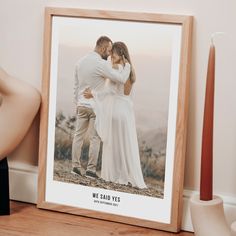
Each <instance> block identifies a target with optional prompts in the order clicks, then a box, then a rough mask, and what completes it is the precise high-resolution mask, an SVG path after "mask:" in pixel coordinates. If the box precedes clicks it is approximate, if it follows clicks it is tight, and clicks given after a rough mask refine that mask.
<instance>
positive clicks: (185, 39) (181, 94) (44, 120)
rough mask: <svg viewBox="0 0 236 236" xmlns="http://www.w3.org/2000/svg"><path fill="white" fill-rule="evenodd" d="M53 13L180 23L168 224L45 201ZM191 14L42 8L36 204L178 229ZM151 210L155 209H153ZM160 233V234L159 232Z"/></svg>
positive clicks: (186, 111)
mask: <svg viewBox="0 0 236 236" xmlns="http://www.w3.org/2000/svg"><path fill="white" fill-rule="evenodd" d="M53 16H68V17H80V18H88V19H91V18H93V19H111V20H119V21H121V20H122V21H135V22H148V23H163V24H178V25H181V26H182V44H181V61H180V72H179V90H178V112H177V121H176V142H175V157H174V174H173V193H172V208H171V222H170V224H163V223H161V222H153V221H147V220H141V219H136V218H131V217H124V216H119V215H113V214H107V213H101V212H96V211H91V210H86V209H80V208H74V207H68V206H62V205H57V204H54V203H50V202H46V201H45V186H46V165H47V157H46V152H47V129H48V110H49V103H48V102H49V85H50V58H51V55H50V48H51V32H52V18H53ZM192 22H193V18H192V17H191V16H180V15H167V14H152V13H135V12H118V11H102V10H85V9H68V8H46V10H45V33H44V56H43V58H44V61H43V65H44V68H43V86H42V97H43V101H42V107H41V124H40V150H39V181H38V186H39V187H38V190H39V191H38V192H39V193H38V207H39V208H45V209H50V210H56V211H60V212H67V213H71V214H78V215H84V216H88V217H94V218H100V219H107V220H110V221H117V222H123V223H127V224H133V225H139V226H144V227H150V228H154V229H162V230H168V231H172V232H178V231H179V230H180V226H181V216H182V204H183V203H182V193H183V179H184V163H185V151H186V133H187V114H188V93H189V73H190V59H191V33H192ZM153 210H158V209H155V207H154V208H153ZM163 235H164V234H163Z"/></svg>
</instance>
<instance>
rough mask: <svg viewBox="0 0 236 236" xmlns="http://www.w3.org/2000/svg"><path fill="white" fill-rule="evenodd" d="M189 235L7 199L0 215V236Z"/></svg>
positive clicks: (187, 234)
mask: <svg viewBox="0 0 236 236" xmlns="http://www.w3.org/2000/svg"><path fill="white" fill-rule="evenodd" d="M34 235H37V236H73V235H81V236H94V235H96V236H108V235H110V236H111V235H113V236H115V235H135V236H139V235H145V236H146V235H148V236H152V235H153V236H154V235H155V236H171V235H173V236H174V235H179V236H193V233H188V232H180V233H179V234H175V233H167V232H163V231H158V230H152V229H147V228H141V227H137V226H131V225H125V224H120V223H114V222H109V221H104V220H97V219H93V218H87V217H82V216H74V215H69V214H65V213H58V212H52V211H47V210H40V209H37V208H36V206H35V205H33V204H26V203H21V202H11V215H10V216H1V220H0V236H34Z"/></svg>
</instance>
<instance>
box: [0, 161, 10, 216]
mask: <svg viewBox="0 0 236 236" xmlns="http://www.w3.org/2000/svg"><path fill="white" fill-rule="evenodd" d="M0 188H1V189H0V215H10V199H9V175H8V163H7V158H4V159H3V160H1V161H0Z"/></svg>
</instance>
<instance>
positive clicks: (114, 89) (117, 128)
mask: <svg viewBox="0 0 236 236" xmlns="http://www.w3.org/2000/svg"><path fill="white" fill-rule="evenodd" d="M119 70H120V71H121V70H122V67H121V66H120V67H119ZM93 96H94V112H95V114H96V120H95V127H96V130H97V132H98V135H99V136H100V137H101V139H102V141H103V153H102V168H101V178H103V179H104V180H106V181H111V182H115V183H119V184H128V183H131V184H132V186H134V187H138V188H146V184H145V182H144V179H143V174H142V170H141V164H140V156H139V147H138V140H137V133H136V125H135V117H134V110H133V102H132V100H131V96H126V95H124V84H121V83H119V82H117V83H114V82H112V81H110V80H106V84H105V87H104V89H103V90H102V91H100V92H93Z"/></svg>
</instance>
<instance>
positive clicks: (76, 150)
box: [72, 106, 101, 172]
mask: <svg viewBox="0 0 236 236" xmlns="http://www.w3.org/2000/svg"><path fill="white" fill-rule="evenodd" d="M95 118H96V116H95V114H94V111H93V110H92V109H91V108H87V107H82V106H79V107H78V108H77V121H76V130H75V134H74V139H73V143H72V168H73V167H78V168H79V169H81V162H80V158H81V151H82V146H83V142H84V138H85V135H86V132H87V131H88V129H89V157H88V164H87V169H86V170H89V171H92V172H96V167H97V160H98V154H99V149H100V142H101V139H100V137H99V136H98V134H97V131H96V129H95V126H94V123H95Z"/></svg>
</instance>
